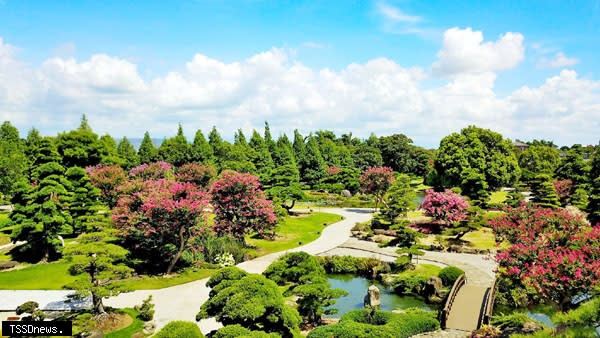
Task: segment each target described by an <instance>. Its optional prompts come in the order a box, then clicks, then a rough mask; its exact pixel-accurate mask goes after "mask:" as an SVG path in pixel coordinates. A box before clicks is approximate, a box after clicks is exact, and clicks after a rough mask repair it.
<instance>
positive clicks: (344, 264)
mask: <svg viewBox="0 0 600 338" xmlns="http://www.w3.org/2000/svg"><path fill="white" fill-rule="evenodd" d="M318 259H319V262H320V263H321V265H322V266H323V268H325V271H326V272H327V273H351V274H357V275H360V276H363V277H367V278H370V279H375V278H377V276H378V275H379V274H381V273H389V272H391V271H392V268H391V266H390V264H389V263H387V262H383V261H380V260H378V259H376V258H370V257H369V258H360V257H352V256H324V257H318Z"/></svg>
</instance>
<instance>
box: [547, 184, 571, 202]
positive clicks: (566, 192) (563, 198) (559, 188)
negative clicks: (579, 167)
mask: <svg viewBox="0 0 600 338" xmlns="http://www.w3.org/2000/svg"><path fill="white" fill-rule="evenodd" d="M552 184H553V185H554V190H556V194H557V195H558V199H559V200H560V203H561V204H562V205H566V204H567V202H568V201H569V199H570V198H571V195H572V194H573V181H571V180H554V181H552Z"/></svg>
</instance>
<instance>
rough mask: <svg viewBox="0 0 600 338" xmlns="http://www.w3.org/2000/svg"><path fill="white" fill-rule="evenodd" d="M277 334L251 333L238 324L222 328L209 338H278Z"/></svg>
mask: <svg viewBox="0 0 600 338" xmlns="http://www.w3.org/2000/svg"><path fill="white" fill-rule="evenodd" d="M279 337H281V336H280V335H278V334H277V333H266V332H265V331H252V330H249V329H247V328H245V327H243V326H241V325H239V324H235V325H227V326H223V327H222V328H220V329H219V330H217V332H216V333H215V334H213V335H212V336H211V338H279Z"/></svg>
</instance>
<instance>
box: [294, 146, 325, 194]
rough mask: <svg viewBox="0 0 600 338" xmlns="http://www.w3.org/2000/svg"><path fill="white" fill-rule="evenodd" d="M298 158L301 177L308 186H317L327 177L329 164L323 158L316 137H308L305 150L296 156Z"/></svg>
mask: <svg viewBox="0 0 600 338" xmlns="http://www.w3.org/2000/svg"><path fill="white" fill-rule="evenodd" d="M294 144H295V143H294ZM296 158H297V159H298V165H299V167H300V177H301V178H302V180H303V181H304V182H306V183H307V184H309V185H311V186H315V185H317V184H318V183H319V182H320V181H321V179H323V178H324V177H325V176H326V175H327V171H326V170H327V163H326V162H325V160H323V157H322V156H321V151H320V150H319V143H318V141H317V138H316V137H314V136H309V137H308V142H307V143H306V145H305V147H304V150H303V151H302V152H301V153H300V154H296Z"/></svg>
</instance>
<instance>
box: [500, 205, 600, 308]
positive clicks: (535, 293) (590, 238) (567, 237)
mask: <svg viewBox="0 0 600 338" xmlns="http://www.w3.org/2000/svg"><path fill="white" fill-rule="evenodd" d="M490 224H491V225H492V227H493V228H494V231H495V232H496V233H497V234H498V235H499V237H500V238H504V239H507V240H508V241H509V242H510V243H512V245H511V246H510V247H509V248H508V249H506V250H503V251H501V252H499V253H498V254H497V256H496V260H497V261H498V265H499V267H498V275H499V277H500V278H502V279H504V284H506V285H510V288H511V289H512V290H514V289H517V288H520V289H523V290H525V293H526V297H527V299H526V301H527V302H530V303H539V302H553V303H555V304H557V305H558V306H559V307H560V308H561V309H562V310H563V311H566V310H568V309H569V307H570V305H571V300H572V299H573V297H575V296H577V295H579V294H582V293H585V292H588V291H590V290H591V289H593V288H594V287H595V286H597V285H600V225H596V226H595V227H592V226H590V225H589V224H588V223H587V222H586V221H585V219H584V218H583V217H582V216H580V215H574V214H571V213H569V212H568V211H566V210H563V209H554V210H553V209H544V208H540V207H536V206H531V205H525V204H524V205H521V206H520V207H518V208H509V209H507V210H506V214H505V215H503V216H501V217H498V218H494V219H492V220H490ZM521 305H524V304H521Z"/></svg>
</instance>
